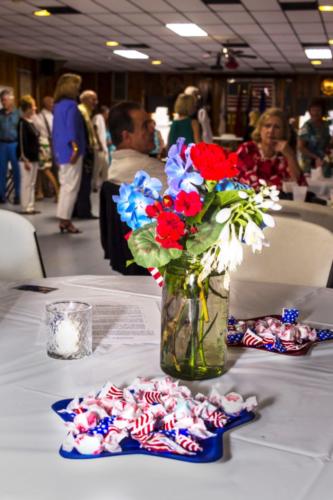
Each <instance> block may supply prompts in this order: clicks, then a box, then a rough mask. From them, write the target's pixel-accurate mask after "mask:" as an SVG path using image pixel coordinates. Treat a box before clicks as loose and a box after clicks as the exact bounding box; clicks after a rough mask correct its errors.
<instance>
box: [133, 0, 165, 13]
mask: <svg viewBox="0 0 333 500" xmlns="http://www.w3.org/2000/svg"><path fill="white" fill-rule="evenodd" d="M132 3H133V4H135V5H136V6H137V7H139V8H140V9H142V10H146V11H147V12H150V13H152V12H170V11H171V10H172V7H170V5H168V4H167V3H166V2H164V1H163V0H154V1H153V2H152V0H132Z"/></svg>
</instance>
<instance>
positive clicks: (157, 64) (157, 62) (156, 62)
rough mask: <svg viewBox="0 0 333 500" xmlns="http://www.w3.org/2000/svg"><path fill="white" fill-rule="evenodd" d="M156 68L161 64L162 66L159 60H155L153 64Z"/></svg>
mask: <svg viewBox="0 0 333 500" xmlns="http://www.w3.org/2000/svg"><path fill="white" fill-rule="evenodd" d="M151 63H152V64H153V65H154V66H159V65H160V64H162V61H160V60H159V59H155V60H154V61H152V62H151Z"/></svg>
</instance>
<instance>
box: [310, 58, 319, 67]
mask: <svg viewBox="0 0 333 500" xmlns="http://www.w3.org/2000/svg"><path fill="white" fill-rule="evenodd" d="M311 64H313V66H320V65H321V61H319V59H314V60H313V61H311Z"/></svg>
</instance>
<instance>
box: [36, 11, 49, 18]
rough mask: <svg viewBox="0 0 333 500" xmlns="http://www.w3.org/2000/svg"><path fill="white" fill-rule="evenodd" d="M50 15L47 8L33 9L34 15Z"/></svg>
mask: <svg viewBox="0 0 333 500" xmlns="http://www.w3.org/2000/svg"><path fill="white" fill-rule="evenodd" d="M50 15H51V12H49V11H48V10H46V9H43V10H35V11H34V16H37V17H48V16H50Z"/></svg>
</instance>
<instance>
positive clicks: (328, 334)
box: [317, 329, 333, 342]
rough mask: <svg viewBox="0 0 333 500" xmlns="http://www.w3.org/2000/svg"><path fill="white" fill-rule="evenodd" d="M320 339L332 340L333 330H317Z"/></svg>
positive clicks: (320, 340)
mask: <svg viewBox="0 0 333 500" xmlns="http://www.w3.org/2000/svg"><path fill="white" fill-rule="evenodd" d="M317 336H318V341H319V342H322V341H323V340H331V339H333V330H326V329H325V330H319V331H318V332H317Z"/></svg>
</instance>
